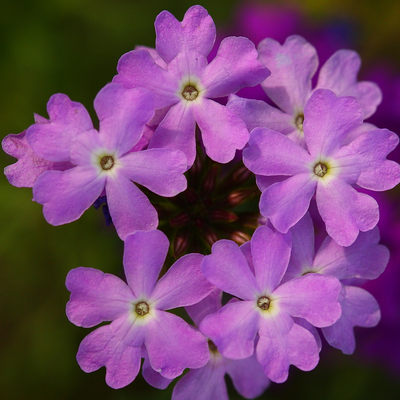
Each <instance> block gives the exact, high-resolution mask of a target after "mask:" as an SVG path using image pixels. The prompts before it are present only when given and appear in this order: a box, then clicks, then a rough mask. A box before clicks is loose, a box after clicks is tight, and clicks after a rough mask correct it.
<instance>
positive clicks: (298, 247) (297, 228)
mask: <svg viewBox="0 0 400 400" xmlns="http://www.w3.org/2000/svg"><path fill="white" fill-rule="evenodd" d="M290 232H291V233H292V252H291V255H290V262H289V266H288V269H287V271H286V274H285V277H284V281H286V280H289V279H291V278H297V277H299V276H301V275H303V273H304V272H308V271H309V270H310V269H311V266H312V265H313V260H314V224H313V221H312V219H311V216H310V214H309V213H308V212H307V213H306V214H305V215H304V217H303V218H302V219H301V220H300V221H299V222H298V223H297V224H296V225H294V226H292V227H291V228H290Z"/></svg>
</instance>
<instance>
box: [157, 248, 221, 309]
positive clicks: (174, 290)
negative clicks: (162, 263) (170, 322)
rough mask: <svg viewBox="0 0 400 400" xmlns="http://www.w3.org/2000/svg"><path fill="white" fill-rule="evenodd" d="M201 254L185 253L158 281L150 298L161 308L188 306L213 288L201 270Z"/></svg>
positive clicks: (201, 298)
mask: <svg viewBox="0 0 400 400" xmlns="http://www.w3.org/2000/svg"><path fill="white" fill-rule="evenodd" d="M203 258H204V256H203V255H202V254H186V255H185V256H183V257H181V258H180V259H179V260H178V261H176V262H175V263H174V264H173V265H172V266H171V268H170V269H169V270H168V271H167V272H166V274H165V275H164V276H163V277H162V278H161V279H160V280H159V281H158V283H157V285H156V287H155V289H154V292H153V295H152V298H153V299H154V300H155V301H156V302H157V305H156V307H157V308H158V309H161V310H169V309H171V308H177V307H183V306H190V305H192V304H195V303H198V302H199V301H201V300H203V299H204V298H205V297H206V296H208V295H209V294H210V293H211V291H212V290H213V289H214V286H213V285H211V284H210V283H209V282H208V281H207V280H206V278H205V276H204V275H203V273H202V272H201V268H200V266H201V262H202V260H203Z"/></svg>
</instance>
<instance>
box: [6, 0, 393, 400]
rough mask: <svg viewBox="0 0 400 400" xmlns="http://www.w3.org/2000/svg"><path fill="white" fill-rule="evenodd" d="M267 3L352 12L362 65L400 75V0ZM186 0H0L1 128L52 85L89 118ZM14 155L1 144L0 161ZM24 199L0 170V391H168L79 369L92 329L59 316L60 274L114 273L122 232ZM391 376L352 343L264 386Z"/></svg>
mask: <svg viewBox="0 0 400 400" xmlns="http://www.w3.org/2000/svg"><path fill="white" fill-rule="evenodd" d="M275 3H277V4H279V5H281V6H282V7H286V6H287V4H295V5H297V6H298V7H299V8H300V10H301V12H302V14H303V18H304V21H307V23H308V24H310V26H314V27H318V26H322V25H324V24H327V23H329V22H330V21H332V20H335V19H338V18H340V19H343V18H345V19H346V20H349V21H352V23H354V26H355V27H356V38H355V39H356V40H355V45H356V48H355V49H356V50H357V51H359V52H360V54H361V57H362V59H363V69H364V70H365V69H366V68H368V66H370V65H373V64H374V63H376V62H384V63H386V64H388V65H390V66H391V68H392V69H393V71H394V72H395V73H396V74H397V75H400V51H399V47H398V43H400V23H399V19H400V17H399V16H400V3H399V2H397V1H389V0H380V1H379V4H377V3H378V2H376V1H364V0H359V1H356V0H326V1H320V0H306V1H300V0H299V1H297V2H296V1H295V2H291V3H288V2H283V1H280V2H278V1H277V2H275ZM238 4H239V2H235V1H224V0H219V1H215V0H212V1H211V0H205V1H203V2H202V3H201V5H203V6H204V7H205V8H207V10H208V11H209V13H210V14H211V16H212V17H213V18H214V21H215V23H216V25H217V31H219V32H222V31H223V30H224V29H227V28H228V27H229V26H230V24H232V21H233V19H234V16H235V12H236V10H237V6H238ZM191 5H193V3H192V2H190V1H183V0H176V1H173V2H172V1H154V0H153V1H151V0H147V1H134V0H30V1H29V0H27V1H23V0H22V1H21V0H16V1H14V0H8V1H7V0H0V94H1V95H0V132H1V133H0V136H1V137H4V136H6V135H7V134H9V133H19V132H21V131H23V130H24V129H26V128H27V127H28V126H29V125H31V124H32V123H33V113H34V112H35V113H38V114H40V115H43V116H45V117H47V113H46V103H47V101H48V99H49V97H50V96H51V95H52V94H54V93H65V94H67V95H68V96H69V97H70V98H71V99H72V100H74V101H79V102H81V103H83V104H84V105H85V106H86V107H87V108H88V110H89V112H90V113H91V114H92V116H94V121H96V119H95V115H94V112H93V107H92V103H93V99H94V97H95V96H96V93H97V92H98V91H99V90H100V89H101V88H102V87H103V86H104V85H105V84H106V83H108V82H109V81H111V79H112V77H113V76H114V75H115V74H116V69H115V68H116V64H117V61H118V59H119V57H120V56H121V55H122V54H124V53H126V52H127V51H129V50H131V49H133V48H134V46H135V45H138V44H143V45H147V46H154V40H155V34H154V25H153V24H154V19H155V17H156V16H157V14H158V13H159V12H161V11H162V10H164V9H167V10H169V11H170V12H172V13H173V14H174V15H175V16H176V17H177V18H178V19H179V20H181V19H182V17H183V14H184V12H185V11H186V9H187V8H188V7H190V6H191ZM231 31H232V29H231ZM232 32H234V30H233V31H232ZM399 112H400V104H399ZM95 124H96V122H95ZM14 161H15V160H14V159H13V158H12V157H9V156H7V155H5V154H3V153H1V154H0V162H1V166H2V167H5V166H6V165H9V164H11V163H13V162H14ZM31 199H32V191H31V189H26V188H24V189H19V188H15V187H13V186H11V185H9V184H8V182H7V180H6V178H5V177H4V176H1V177H0V216H1V218H0V224H1V225H0V285H1V286H0V312H1V322H0V398H1V399H72V398H86V399H92V398H93V399H95V398H96V399H145V398H146V399H153V398H154V399H168V398H170V394H171V390H172V387H173V385H171V387H170V388H168V389H167V390H165V391H159V390H156V389H154V388H152V387H150V386H148V385H147V384H145V383H144V381H143V379H142V378H141V376H140V375H139V376H138V378H137V379H136V381H135V382H134V383H133V384H131V385H129V386H128V387H126V388H124V389H121V390H118V391H116V390H113V389H111V388H109V387H108V386H107V385H106V384H105V381H104V372H105V371H104V368H102V369H101V370H99V371H97V372H95V373H91V374H85V373H84V372H83V371H81V370H80V368H79V366H78V365H77V363H76V361H75V354H76V351H77V348H78V346H79V343H80V341H81V340H82V338H83V337H84V336H85V335H86V334H87V333H88V332H89V330H85V329H83V328H78V327H75V326H74V325H72V324H71V323H70V322H69V321H68V320H67V318H66V316H65V311H64V310H65V304H66V302H67V301H68V297H69V293H68V291H67V290H66V289H65V284H64V282H65V276H66V274H67V273H68V271H69V270H70V269H72V268H76V267H78V266H86V267H94V268H99V269H102V270H103V271H107V272H111V273H120V272H121V265H122V250H123V246H122V242H121V241H120V240H119V239H118V238H117V236H116V234H115V232H114V231H113V229H112V228H105V227H104V223H103V218H102V215H101V213H100V212H96V211H95V210H94V209H90V210H89V211H87V212H86V213H85V214H84V216H83V217H82V218H81V219H80V220H79V221H76V222H74V223H72V224H69V225H65V226H60V227H53V226H50V225H48V224H47V223H46V222H45V220H44V218H43V215H42V210H41V208H42V207H41V206H40V205H39V204H37V203H35V202H32V201H31ZM399 339H400V338H399ZM398 381H399V375H398V374H397V375H396V374H395V373H394V372H393V371H390V369H389V368H385V366H384V365H383V366H382V365H376V364H373V363H368V362H365V359H364V358H362V357H360V354H358V352H357V351H356V353H355V354H354V355H353V356H344V355H342V354H341V353H340V352H339V351H337V350H329V349H328V350H324V351H323V352H322V354H321V362H320V365H319V366H318V367H317V368H316V369H315V370H314V371H312V372H307V373H306V372H301V371H298V370H296V369H295V368H291V373H290V376H289V379H288V381H287V382H286V383H284V384H281V385H272V386H271V387H270V389H268V390H267V392H266V393H265V394H264V395H263V396H262V398H265V399H286V398H289V396H296V397H297V398H301V399H303V398H304V399H332V400H336V399H341V400H345V399H369V398H376V399H383V398H384V399H398V398H400V384H399V383H398ZM235 396H236V394H235V393H234V391H232V396H231V398H232V399H233V398H236V397H235Z"/></svg>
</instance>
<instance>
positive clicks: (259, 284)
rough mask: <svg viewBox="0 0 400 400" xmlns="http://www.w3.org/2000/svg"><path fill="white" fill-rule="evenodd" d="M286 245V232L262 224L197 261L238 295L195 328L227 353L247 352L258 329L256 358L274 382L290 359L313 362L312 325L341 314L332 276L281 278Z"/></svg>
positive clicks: (302, 364) (283, 374)
mask: <svg viewBox="0 0 400 400" xmlns="http://www.w3.org/2000/svg"><path fill="white" fill-rule="evenodd" d="M290 250H291V240H290V235H288V234H287V235H283V234H281V233H279V232H273V231H272V230H271V229H270V228H268V227H267V226H263V227H259V228H258V229H257V230H256V232H255V233H254V235H253V237H252V240H251V242H248V244H244V245H243V246H242V248H239V247H238V246H237V245H236V244H235V243H233V242H231V241H228V240H220V241H218V242H217V243H215V244H214V246H213V248H212V254H211V255H209V256H206V257H205V258H204V260H203V262H202V269H203V271H204V275H205V276H206V277H207V279H209V281H210V282H211V283H213V284H214V285H215V286H217V287H219V288H220V289H221V290H224V291H225V292H227V293H230V294H232V295H234V296H237V297H238V298H240V299H242V301H237V302H233V303H228V304H227V305H225V306H224V307H222V308H221V309H220V310H219V311H218V312H217V313H215V314H211V315H209V316H207V317H206V318H204V320H203V322H202V323H201V325H200V329H201V331H202V332H204V333H205V334H206V335H207V336H208V337H210V338H211V340H212V341H213V342H214V343H215V344H216V346H217V347H218V349H219V351H220V352H221V353H222V355H224V356H225V357H227V358H232V359H242V358H247V357H249V356H251V355H252V354H253V351H254V340H255V339H256V337H257V335H258V337H259V340H258V343H257V346H256V356H257V359H258V361H259V362H260V363H261V365H262V366H263V369H264V372H265V374H266V375H267V376H268V378H269V379H271V380H272V381H274V382H283V381H285V380H286V379H287V376H288V369H289V365H290V364H293V365H296V366H297V367H298V368H300V369H302V370H306V371H308V370H310V369H313V368H314V367H315V366H316V364H317V363H318V352H319V345H318V343H317V340H316V339H315V336H316V333H315V330H314V328H313V327H312V325H313V326H316V327H323V326H329V325H332V324H333V323H334V322H336V321H337V319H338V318H339V317H340V314H341V308H340V305H339V303H338V301H337V297H338V294H339V291H340V288H341V285H340V283H339V281H338V280H337V279H336V278H333V277H327V276H322V275H317V274H309V275H306V276H303V277H300V278H297V279H293V280H290V281H288V282H286V283H283V284H281V280H282V277H283V275H284V273H285V271H286V269H287V266H288V262H289V257H290ZM298 317H300V318H303V319H305V320H306V321H307V323H306V325H304V324H298V323H297V321H295V319H294V318H298ZM310 324H311V325H310Z"/></svg>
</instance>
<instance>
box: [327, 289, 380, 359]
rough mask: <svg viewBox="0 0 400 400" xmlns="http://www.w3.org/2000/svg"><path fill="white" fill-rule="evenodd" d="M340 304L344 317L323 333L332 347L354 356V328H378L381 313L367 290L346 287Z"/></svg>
mask: <svg viewBox="0 0 400 400" xmlns="http://www.w3.org/2000/svg"><path fill="white" fill-rule="evenodd" d="M340 303H341V305H342V309H343V313H342V316H341V317H340V319H339V320H338V321H337V322H336V323H335V324H333V325H332V326H328V327H326V328H323V329H322V333H323V334H324V336H325V339H326V340H327V341H328V343H329V344H330V345H331V346H332V347H335V348H337V349H340V350H342V352H343V353H344V354H352V353H353V352H354V350H355V347H356V341H355V337H354V331H353V328H354V327H355V326H363V327H373V326H376V325H377V324H378V322H379V320H380V317H381V313H380V310H379V305H378V303H377V301H376V300H375V298H374V297H373V296H372V295H371V294H369V293H368V292H367V291H366V290H364V289H361V288H359V287H355V286H344V294H343V297H342V298H341V300H340Z"/></svg>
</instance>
